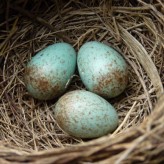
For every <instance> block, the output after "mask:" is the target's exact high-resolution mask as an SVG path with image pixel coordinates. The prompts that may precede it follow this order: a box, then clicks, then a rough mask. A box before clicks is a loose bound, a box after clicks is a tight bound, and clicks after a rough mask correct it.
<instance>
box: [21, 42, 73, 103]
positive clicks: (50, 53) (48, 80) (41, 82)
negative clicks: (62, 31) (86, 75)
mask: <svg viewBox="0 0 164 164" xmlns="http://www.w3.org/2000/svg"><path fill="white" fill-rule="evenodd" d="M75 67H76V52H75V50H74V48H73V47H72V46H71V45H70V44H67V43H56V44H53V45H50V46H48V47H46V48H44V49H43V50H41V51H40V52H38V53H37V54H36V55H35V56H34V57H32V59H31V61H29V63H28V64H27V67H26V68H25V76H24V79H25V85H26V87H27V90H28V92H29V94H30V95H32V96H33V97H34V98H36V99H40V100H49V99H53V98H55V97H58V96H59V95H61V94H62V93H63V92H64V91H65V89H66V87H67V85H66V84H67V82H68V81H69V80H70V78H71V76H72V75H73V74H74V71H75Z"/></svg>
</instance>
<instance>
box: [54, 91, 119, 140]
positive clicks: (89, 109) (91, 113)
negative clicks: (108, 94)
mask: <svg viewBox="0 0 164 164" xmlns="http://www.w3.org/2000/svg"><path fill="white" fill-rule="evenodd" d="M54 115H55V119H56V121H57V123H58V125H59V126H60V127H61V129H62V130H63V131H65V132H66V133H68V134H70V135H72V136H74V137H79V138H97V137H101V136H103V135H106V134H108V133H111V132H113V131H114V130H115V129H116V128H117V126H118V114H117V112H116V110H115V108H114V107H113V106H112V105H111V104H110V103H108V102H107V101H106V100H105V99H104V98H102V97H100V96H98V95H97V94H94V93H92V92H89V91H85V90H75V91H71V92H68V93H66V94H65V95H63V96H62V97H61V98H60V99H59V100H58V102H57V103H56V105H55V107H54Z"/></svg>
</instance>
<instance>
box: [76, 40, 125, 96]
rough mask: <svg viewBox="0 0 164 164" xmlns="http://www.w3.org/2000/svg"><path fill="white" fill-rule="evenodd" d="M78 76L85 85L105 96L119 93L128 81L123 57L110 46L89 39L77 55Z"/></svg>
mask: <svg viewBox="0 0 164 164" xmlns="http://www.w3.org/2000/svg"><path fill="white" fill-rule="evenodd" d="M77 65H78V71H79V74H80V77H81V79H82V82H83V83H84V85H85V87H86V88H87V89H88V90H89V91H91V92H94V93H96V94H99V95H101V96H103V97H105V98H112V97H116V96H118V95H119V94H121V93H122V92H123V91H124V90H125V88H126V86H127V83H128V69H127V64H126V62H125V60H124V59H123V57H122V56H121V55H120V54H119V53H118V52H117V51H116V50H114V49H113V48H112V47H109V46H107V45H105V44H103V43H100V42H97V41H90V42H87V43H85V44H83V46H82V47H81V48H80V50H79V52H78V57H77Z"/></svg>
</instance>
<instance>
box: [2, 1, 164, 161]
mask: <svg viewBox="0 0 164 164" xmlns="http://www.w3.org/2000/svg"><path fill="white" fill-rule="evenodd" d="M132 4H133V5H136V6H132ZM132 4H131V3H129V1H113V2H112V1H105V0H104V1H101V3H100V2H99V1H96V0H92V1H90V2H88V1H85V0H83V1H82V0H81V1H80V0H72V1H64V0H63V1H58V0H56V1H53V0H52V1H48V2H46V1H37V0H35V1H30V0H19V1H16V2H11V1H4V2H3V1H2V3H1V4H0V9H1V11H0V20H1V23H0V33H1V34H0V163H10V162H17V163H73V162H74V163H94V162H95V163H107V164H109V163H133V162H139V163H140V162H147V163H150V162H151V163H153V162H154V163H160V162H162V160H164V158H163V153H164V139H163V138H164V124H163V122H164V112H163V110H164V104H163V101H164V96H163V97H161V95H163V84H164V14H163V13H164V4H163V3H162V1H161V0H157V1H152V2H151V4H149V3H145V2H143V1H140V0H139V2H138V3H132ZM90 40H97V41H100V42H103V43H105V44H108V45H111V46H112V47H113V48H115V49H116V50H117V51H119V52H120V53H121V54H122V55H123V57H124V58H125V60H126V61H127V63H128V65H129V84H128V86H127V88H126V90H125V92H124V93H123V94H121V95H120V96H118V97H117V98H114V99H109V100H108V101H109V102H110V103H111V104H112V105H113V106H115V108H116V109H117V112H118V114H119V126H118V128H117V129H116V131H115V132H114V133H112V134H109V135H107V136H104V137H101V138H99V139H94V140H90V141H86V140H82V139H79V138H73V137H71V136H69V135H68V134H65V133H64V132H63V131H62V130H61V129H60V128H59V127H58V126H57V124H56V121H55V119H54V117H53V111H52V106H53V105H54V104H55V102H56V101H57V99H55V100H52V101H38V100H35V99H34V98H32V97H31V96H30V95H29V94H28V93H27V90H26V88H25V85H24V80H23V76H24V68H25V66H26V63H27V62H28V61H29V60H30V59H31V56H34V55H35V54H36V53H37V52H38V51H40V50H41V49H43V48H44V47H46V46H48V45H50V44H53V43H55V42H63V41H64V42H68V43H70V44H72V45H73V46H74V48H75V49H76V51H78V49H79V47H80V46H81V45H82V44H83V43H85V42H87V41H90ZM76 89H85V87H84V85H83V84H82V82H81V80H80V77H79V75H78V72H76V75H75V76H74V78H73V80H72V82H71V84H70V86H69V88H68V91H69V90H76ZM159 97H161V99H160V100H159V102H158V103H157V100H158V99H159ZM155 104H157V105H156V108H154V106H155ZM151 113H152V114H151Z"/></svg>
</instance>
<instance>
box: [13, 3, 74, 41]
mask: <svg viewBox="0 0 164 164" xmlns="http://www.w3.org/2000/svg"><path fill="white" fill-rule="evenodd" d="M10 8H12V9H14V10H16V11H18V12H20V13H21V14H22V15H24V16H26V17H28V18H30V19H31V20H32V21H34V22H38V23H39V24H41V25H43V26H45V27H47V28H48V29H49V30H51V31H52V32H55V31H57V29H55V28H54V27H53V26H52V25H50V24H49V23H48V22H47V21H46V20H44V19H43V18H41V17H38V16H35V15H33V14H31V13H30V12H28V11H27V10H25V9H23V8H21V7H19V6H17V5H10ZM56 36H57V37H58V38H61V39H63V40H64V41H65V42H68V43H72V42H73V41H72V40H71V39H70V38H69V37H68V36H66V34H65V33H63V32H62V33H61V32H58V33H56Z"/></svg>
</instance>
